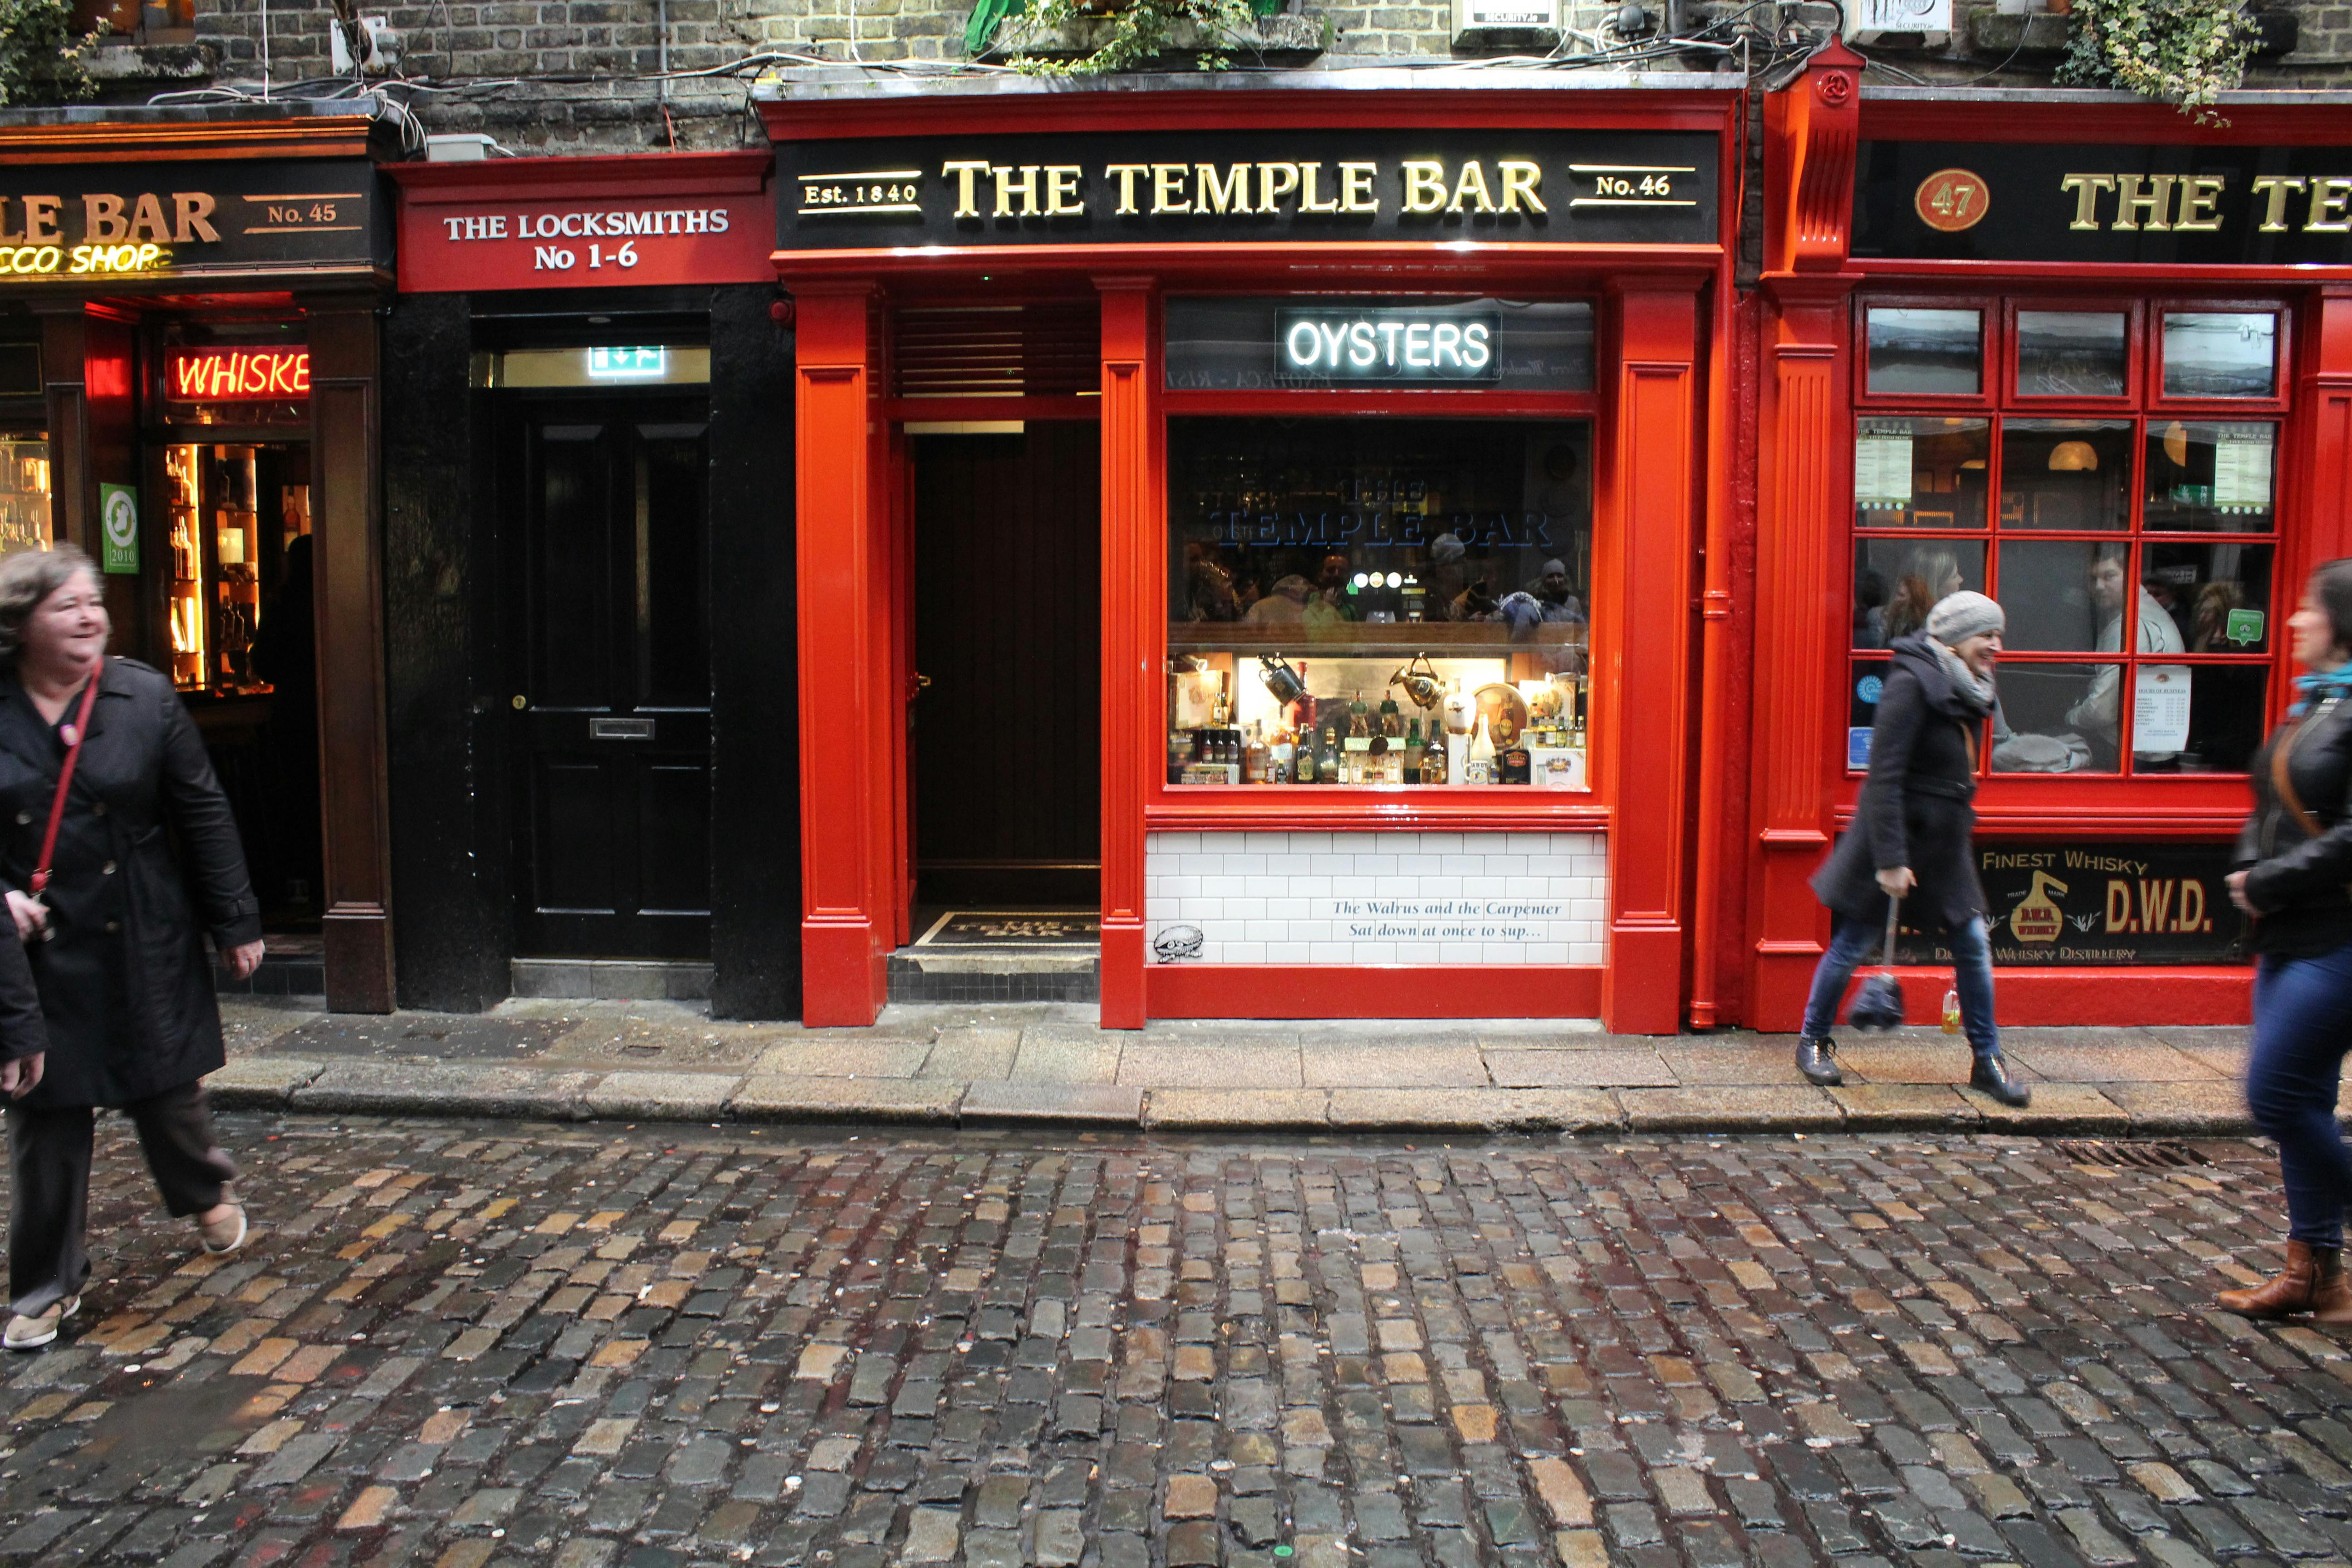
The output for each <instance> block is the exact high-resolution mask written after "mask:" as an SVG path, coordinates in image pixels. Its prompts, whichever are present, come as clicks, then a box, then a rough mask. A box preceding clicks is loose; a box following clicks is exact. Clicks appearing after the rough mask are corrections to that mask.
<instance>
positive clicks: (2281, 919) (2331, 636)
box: [2217, 560, 2352, 1323]
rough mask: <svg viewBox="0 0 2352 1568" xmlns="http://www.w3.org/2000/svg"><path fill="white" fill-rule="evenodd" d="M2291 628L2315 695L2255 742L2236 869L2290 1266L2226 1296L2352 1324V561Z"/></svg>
mask: <svg viewBox="0 0 2352 1568" xmlns="http://www.w3.org/2000/svg"><path fill="white" fill-rule="evenodd" d="M2287 629H2288V630H2289V631H2290V632H2291V633H2293V634H2294V657H2295V659H2296V661H2297V662H2298V663H2300V664H2302V665H2303V667H2304V668H2305V669H2306V670H2308V671H2309V672H2310V673H2308V674H2306V675H2305V676H2304V677H2303V678H2302V679H2300V680H2299V681H2297V682H2296V684H2297V685H2298V686H2300V687H2301V688H2302V690H2303V698H2302V700H2300V701H2298V702H2297V703H2295V705H2294V707H2293V708H2291V709H2289V710H2287V721H2286V722H2285V723H2284V724H2283V725H2281V726H2280V727H2279V728H2278V729H2277V730H2276V731H2273V733H2272V735H2271V738H2270V739H2269V740H2268V741H2266V742H2263V749H2262V750H2261V751H2260V752H2256V753H2255V755H2254V761H2253V763H2252V784H2253V791H2254V814H2253V816H2251V817H2249V818H2248V819H2247V821H2246V826H2245V829H2244V831H2243V832H2242V833H2240V834H2239V836H2238V850H2237V854H2236V856H2235V859H2236V862H2237V865H2238V867H2239V868H2238V869H2237V870H2234V871H2231V873H2230V878H2229V887H2230V898H2231V901H2232V902H2234V903H2235V904H2236V905H2237V906H2238V907H2239V908H2240V909H2242V910H2245V911H2246V913H2248V914H2250V915H2252V916H2253V917H2254V921H2253V941H2252V945H2253V950H2254V952H2255V954H2256V959H2255V966H2254V1045H2253V1053H2252V1056H2251V1057H2250V1058H2248V1060H2247V1063H2246V1104H2247V1107H2248V1108H2249V1109H2250V1110H2252V1112H2253V1114H2254V1122H2255V1124H2256V1125H2257V1126H2259V1127H2260V1128H2261V1129H2262V1130H2263V1131H2264V1132H2266V1133H2268V1134H2269V1135H2270V1136H2271V1137H2272V1138H2273V1139H2274V1140H2276V1141H2277V1143H2278V1152H2279V1173H2280V1176H2281V1177H2282V1179H2283V1180H2284V1184H2285V1186H2286V1216H2287V1232H2286V1237H2287V1239H2286V1272H2285V1273H2284V1274H2281V1275H2280V1276H2279V1277H2278V1278H2277V1279H2273V1280H2272V1281H2270V1283H2268V1284H2266V1285H2262V1286H2258V1287H2256V1288H2255V1289H2251V1290H2224V1291H2222V1292H2221V1294H2220V1296H2219V1297H2218V1298H2217V1300H2219V1302H2220V1304H2221V1308H2222V1310H2225V1311H2231V1312H2239V1313H2242V1314H2244V1315H2245V1316H2247V1317H2249V1318H2284V1317H2289V1316H2292V1315H2294V1314H2296V1313H2302V1312H2309V1313H2311V1314H2312V1316H2313V1317H2314V1318H2315V1320H2316V1321H2320V1322H2323V1323H2352V1281H2347V1279H2346V1278H2345V1274H2344V1252H2343V1247H2344V1210H2345V1206H2346V1205H2347V1203H2352V1155H2347V1152H2346V1151H2345V1147H2344V1137H2343V1133H2342V1131H2340V1130H2339V1129H2338V1127H2337V1125H2336V1085H2337V1080H2338V1079H2339V1078H2340V1077H2341V1076H2342V1073H2343V1069H2344V1053H2345V1049H2346V1047H2347V1046H2348V1045H2352V892H2347V889H2346V887H2345V883H2346V881H2347V879H2352V700H2347V699H2348V698H2352V560H2347V561H2330V562H2328V563H2326V564H2325V565H2323V566H2321V567H2320V568H2319V569H2318V570H2317V571H2315V572H2314V573H2313V574H2311V581H2310V583H2309V584H2308V585H2307V586H2306V587H2305V590H2304V595H2303V604H2302V605H2301V606H2300V607H2299V608H2297V609H2296V611H2295V613H2294V615H2293V616H2290V617H2289V618H2288V620H2287Z"/></svg>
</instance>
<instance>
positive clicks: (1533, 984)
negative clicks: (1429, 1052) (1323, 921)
mask: <svg viewBox="0 0 2352 1568" xmlns="http://www.w3.org/2000/svg"><path fill="white" fill-rule="evenodd" d="M1606 973H1608V971H1607V970H1604V969H1596V968H1593V967H1591V966H1590V965H1582V966H1571V965H1567V964H1548V963H1511V964H1491V965H1479V966H1477V967H1475V968H1454V969H1441V968H1430V967H1423V966H1418V965H1411V964H1406V965H1398V966H1394V967H1382V968H1378V969H1341V968H1337V967H1334V966H1331V965H1328V964H1327V965H1315V964H1289V963H1274V964H1256V963H1249V964H1242V963H1157V964H1153V965H1152V966H1151V967H1150V969H1149V970H1147V971H1146V972H1145V973H1144V975H1143V983H1144V991H1145V994H1146V1001H1147V1005H1148V1007H1149V1010H1150V1016H1152V1017H1155V1018H1461V1017H1469V1016H1478V1017H1494V1018H1590V1017H1591V1016H1593V1015H1594V1014H1596V1013H1598V1012H1600V1011H1601V1007H1602V1005H1603V1004H1602V1001H1601V986H1602V976H1603V975H1604V974H1606ZM1107 1021H1108V1020H1106V1022H1107Z"/></svg>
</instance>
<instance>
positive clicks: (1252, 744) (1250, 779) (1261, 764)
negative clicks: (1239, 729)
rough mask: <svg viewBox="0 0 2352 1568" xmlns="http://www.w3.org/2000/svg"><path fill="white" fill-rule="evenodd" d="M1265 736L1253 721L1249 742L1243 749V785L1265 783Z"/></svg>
mask: <svg viewBox="0 0 2352 1568" xmlns="http://www.w3.org/2000/svg"><path fill="white" fill-rule="evenodd" d="M1265 759H1266V746H1265V733H1264V732H1263V731H1260V730H1259V728H1258V726H1257V724H1256V723H1255V721H1253V722H1252V723H1251V725H1250V727H1249V741H1248V742H1247V743H1246V744H1245V745H1244V747H1243V748H1242V783H1244V784H1264V783H1265V782H1266V781H1265Z"/></svg>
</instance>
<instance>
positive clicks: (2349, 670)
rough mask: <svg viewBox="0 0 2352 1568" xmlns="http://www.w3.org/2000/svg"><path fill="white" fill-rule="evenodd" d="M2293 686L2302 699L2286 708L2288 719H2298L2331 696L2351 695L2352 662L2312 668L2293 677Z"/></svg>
mask: <svg viewBox="0 0 2352 1568" xmlns="http://www.w3.org/2000/svg"><path fill="white" fill-rule="evenodd" d="M2294 684H2295V688H2296V689H2298V690H2300V691H2301V692H2302V693H2303V699H2302V700H2301V701H2299V702H2297V703H2296V704H2295V705H2294V707H2292V708H2290V709H2288V710H2286V716H2287V717H2288V718H2290V719H2300V718H2302V717H2303V716H2304V715H2305V714H2306V713H2308V712H2310V711H2311V710H2312V708H2313V707H2314V706H2315V704H2317V703H2321V702H2325V701H2326V700H2328V699H2329V698H2331V697H2352V663H2345V664H2339V665H2337V666H2336V668H2334V669H2326V670H2317V669H2315V670H2314V671H2312V672H2311V673H2310V674H2309V675H2299V676H2297V677H2295V681H2294Z"/></svg>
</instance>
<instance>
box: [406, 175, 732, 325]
mask: <svg viewBox="0 0 2352 1568" xmlns="http://www.w3.org/2000/svg"><path fill="white" fill-rule="evenodd" d="M773 166H774V161H773V159H772V157H771V156H770V155H769V154H767V153H651V154H643V155H638V156H632V157H618V158H499V159H490V160H485V161H482V162H478V163H405V164H396V165H394V166H393V168H392V169H390V170H389V171H388V172H389V173H390V174H392V175H393V177H394V179H395V180H397V181H398V182H399V184H400V195H401V202H400V266H399V272H400V288H401V291H402V292H403V293H411V294H413V293H434V292H445V291H455V290H466V291H469V292H472V291H480V290H485V289H566V288H594V289H608V288H613V287H615V286H626V285H645V284H677V283H761V282H770V281H772V280H773V279H774V278H775V275H776V274H775V268H774V267H773V265H772V263H771V262H770V260H769V256H770V253H771V252H772V251H773V250H774V248H775V243H776V216H775V206H774V204H773V203H772V201H771V200H770V199H769V195H768V186H769V176H770V172H771V171H772V168H773Z"/></svg>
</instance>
